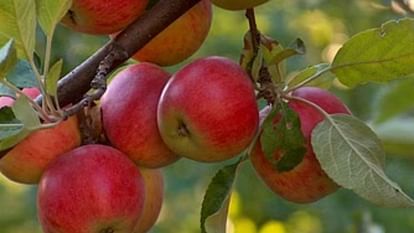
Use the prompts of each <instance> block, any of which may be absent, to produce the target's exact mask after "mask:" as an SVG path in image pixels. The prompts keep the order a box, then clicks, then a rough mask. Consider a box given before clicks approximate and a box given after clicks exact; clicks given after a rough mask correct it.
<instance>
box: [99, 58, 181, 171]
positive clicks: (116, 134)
mask: <svg viewBox="0 0 414 233" xmlns="http://www.w3.org/2000/svg"><path fill="white" fill-rule="evenodd" d="M169 77H170V74H169V73H167V72H165V71H164V70H162V69H161V68H160V67H158V66H157V65H154V64H150V63H141V64H136V65H132V66H129V67H127V68H126V69H125V70H123V71H121V72H120V73H118V74H117V75H116V76H115V77H114V78H113V80H112V81H111V83H110V84H109V86H108V89H107V91H106V92H105V94H104V95H103V97H102V99H101V112H102V122H103V128H104V131H105V134H106V136H107V138H108V140H109V141H110V142H111V144H112V145H113V146H114V147H116V148H117V149H118V150H120V151H122V152H123V153H125V154H127V155H128V156H129V157H130V158H131V159H132V160H133V161H134V162H135V163H136V164H137V165H139V166H143V167H149V168H157V167H163V166H166V165H168V164H170V163H173V162H175V161H176V160H177V159H178V158H179V157H178V156H177V155H176V154H175V153H174V152H172V151H171V150H170V149H169V148H168V147H167V146H166V145H165V143H164V142H163V140H162V139H161V136H160V134H159V132H158V126H157V105H158V100H159V98H160V96H161V92H162V89H163V88H164V86H165V85H166V83H167V81H168V79H169Z"/></svg>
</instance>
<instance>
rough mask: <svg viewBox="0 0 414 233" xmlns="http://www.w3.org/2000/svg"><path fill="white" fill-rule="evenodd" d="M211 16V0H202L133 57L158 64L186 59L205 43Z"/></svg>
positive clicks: (169, 63) (167, 63)
mask: <svg viewBox="0 0 414 233" xmlns="http://www.w3.org/2000/svg"><path fill="white" fill-rule="evenodd" d="M211 18H212V10H211V2H210V0H202V1H201V2H199V3H197V4H196V5H195V6H194V7H193V8H191V9H190V10H189V11H188V12H186V13H185V14H184V15H183V16H181V17H180V18H178V19H177V20H176V21H174V22H173V23H172V24H171V25H169V26H168V27H167V28H166V29H165V30H164V31H162V32H161V33H160V34H158V35H157V36H156V37H155V38H154V39H152V40H151V41H150V42H149V43H148V44H147V45H145V46H144V47H143V48H142V49H141V50H139V51H138V52H137V53H136V54H135V55H134V56H133V58H135V59H136V60H138V61H141V62H143V61H147V62H151V63H156V64H158V65H161V66H168V65H174V64H177V63H179V62H181V61H183V60H185V59H186V58H188V57H189V56H191V55H192V54H193V53H194V52H196V51H197V50H198V49H199V48H200V46H201V44H202V43H203V42H204V40H205V38H206V37H207V34H208V32H209V30H210V25H211Z"/></svg>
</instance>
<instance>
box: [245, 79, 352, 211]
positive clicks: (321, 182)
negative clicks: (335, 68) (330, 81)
mask: <svg viewBox="0 0 414 233" xmlns="http://www.w3.org/2000/svg"><path fill="white" fill-rule="evenodd" d="M292 95H293V96H296V97H301V98H303V99H306V100H308V101H310V102H313V103H314V104H316V105H318V106H320V107H321V108H322V109H324V110H325V111H326V112H327V113H330V114H334V113H345V114H351V113H350V111H349V110H348V108H347V107H346V106H345V105H344V104H343V103H342V102H341V100H339V99H338V98H337V97H336V96H334V95H333V94H331V93H329V92H328V91H325V90H322V89H319V88H315V87H302V88H299V89H297V90H296V91H294V92H293V93H292ZM289 107H290V108H291V109H293V110H294V111H295V112H296V113H297V114H298V116H299V119H300V123H301V131H302V133H303V135H304V137H305V140H306V146H307V152H306V154H305V156H304V158H303V161H302V162H301V163H300V164H298V165H297V166H296V167H295V168H293V169H292V170H290V171H287V172H279V171H277V169H276V168H273V166H272V165H271V163H270V162H269V161H268V160H267V159H266V158H265V156H264V153H263V151H262V147H261V144H260V140H258V142H257V143H256V144H255V146H254V148H253V150H252V153H251V156H250V159H251V161H252V164H253V166H254V168H255V170H256V172H257V174H258V175H259V176H260V177H261V178H262V179H263V180H264V182H265V183H266V184H267V186H268V187H269V188H270V189H271V190H272V191H273V192H275V193H276V194H278V195H280V196H281V197H283V198H285V199H287V200H289V201H292V202H297V203H309V202H313V201H316V200H319V199H320V198H322V197H324V196H326V195H328V194H330V193H332V192H334V191H336V190H337V189H338V187H339V186H338V185H337V184H336V183H334V182H333V181H332V180H331V179H330V178H329V177H328V176H327V175H326V173H325V172H324V171H323V170H322V168H321V166H320V164H319V162H318V160H317V159H316V157H315V154H314V152H313V149H312V146H311V133H312V130H313V128H315V126H316V125H317V124H318V123H319V122H321V121H323V119H324V116H323V115H322V114H321V113H320V112H318V110H316V109H314V108H312V107H311V106H309V105H306V104H304V103H303V102H299V101H296V100H290V101H289ZM280 156H281V155H280V153H278V152H275V154H274V158H275V159H279V158H280Z"/></svg>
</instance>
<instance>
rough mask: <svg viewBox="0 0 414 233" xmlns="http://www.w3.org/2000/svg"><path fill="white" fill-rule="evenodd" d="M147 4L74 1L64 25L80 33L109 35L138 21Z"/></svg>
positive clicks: (140, 0) (135, 0)
mask: <svg viewBox="0 0 414 233" xmlns="http://www.w3.org/2000/svg"><path fill="white" fill-rule="evenodd" d="M147 4H148V0H111V1H101V0H73V3H72V7H71V8H70V10H69V11H68V13H66V15H65V16H64V17H63V19H62V24H63V25H65V26H67V27H69V28H71V29H72V30H74V31H78V32H83V33H88V34H95V35H104V34H106V35H109V34H111V33H115V32H118V31H120V30H122V29H124V28H125V27H126V26H128V24H130V23H132V21H134V20H135V19H137V18H138V17H139V16H140V15H141V14H142V13H143V12H144V10H145V8H146V6H147Z"/></svg>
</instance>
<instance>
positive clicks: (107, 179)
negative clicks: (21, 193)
mask: <svg viewBox="0 0 414 233" xmlns="http://www.w3.org/2000/svg"><path fill="white" fill-rule="evenodd" d="M144 199H145V190H144V180H143V178H142V175H141V173H140V171H139V170H138V168H137V167H136V166H135V164H134V163H133V162H132V161H131V160H129V159H128V158H127V156H125V155H124V154H123V153H121V152H120V151H118V150H116V149H114V148H112V147H109V146H104V145H86V146H82V147H79V148H77V149H75V150H72V151H70V152H68V153H66V154H64V155H62V156H60V157H59V158H58V159H57V160H56V161H55V162H54V163H52V164H51V165H50V166H49V167H48V169H47V170H46V172H45V173H44V175H43V177H42V179H41V181H40V184H39V190H38V196H37V205H38V217H39V220H40V223H41V225H42V228H43V231H44V232H45V233H52V232H53V233H74V232H76V233H115V232H116V233H130V232H132V230H133V228H134V226H135V224H136V223H137V221H138V219H139V218H140V216H141V213H142V210H143V206H144Z"/></svg>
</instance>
